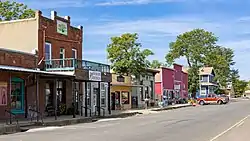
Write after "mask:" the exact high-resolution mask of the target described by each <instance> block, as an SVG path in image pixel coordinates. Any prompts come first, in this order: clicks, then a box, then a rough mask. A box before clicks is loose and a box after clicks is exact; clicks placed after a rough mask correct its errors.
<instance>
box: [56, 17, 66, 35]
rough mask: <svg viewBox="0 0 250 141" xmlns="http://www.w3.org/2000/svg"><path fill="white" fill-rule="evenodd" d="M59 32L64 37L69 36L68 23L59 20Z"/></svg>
mask: <svg viewBox="0 0 250 141" xmlns="http://www.w3.org/2000/svg"><path fill="white" fill-rule="evenodd" d="M57 32H58V33H60V34H63V35H68V27H67V23H65V22H62V21H59V20H57Z"/></svg>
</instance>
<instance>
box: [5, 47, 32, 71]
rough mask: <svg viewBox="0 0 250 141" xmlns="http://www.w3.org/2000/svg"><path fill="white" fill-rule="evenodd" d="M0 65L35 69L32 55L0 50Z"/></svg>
mask: <svg viewBox="0 0 250 141" xmlns="http://www.w3.org/2000/svg"><path fill="white" fill-rule="evenodd" d="M0 65H8V66H16V67H24V68H35V67H36V57H35V56H34V55H32V54H27V53H21V52H15V51H11V50H5V49H0Z"/></svg>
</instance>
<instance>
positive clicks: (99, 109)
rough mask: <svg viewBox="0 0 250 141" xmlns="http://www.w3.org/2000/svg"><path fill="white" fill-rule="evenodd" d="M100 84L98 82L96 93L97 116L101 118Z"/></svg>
mask: <svg viewBox="0 0 250 141" xmlns="http://www.w3.org/2000/svg"><path fill="white" fill-rule="evenodd" d="M100 87H101V82H100V81H99V82H98V93H97V112H98V116H101V88H100Z"/></svg>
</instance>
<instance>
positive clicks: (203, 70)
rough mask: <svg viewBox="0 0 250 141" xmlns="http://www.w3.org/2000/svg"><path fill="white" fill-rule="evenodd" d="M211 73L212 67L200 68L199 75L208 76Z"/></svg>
mask: <svg viewBox="0 0 250 141" xmlns="http://www.w3.org/2000/svg"><path fill="white" fill-rule="evenodd" d="M212 72H213V67H203V68H200V73H199V75H208V74H212Z"/></svg>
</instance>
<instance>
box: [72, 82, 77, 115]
mask: <svg viewBox="0 0 250 141" xmlns="http://www.w3.org/2000/svg"><path fill="white" fill-rule="evenodd" d="M72 94H73V105H72V106H73V118H75V117H76V108H75V106H76V83H75V82H74V80H72Z"/></svg>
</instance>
